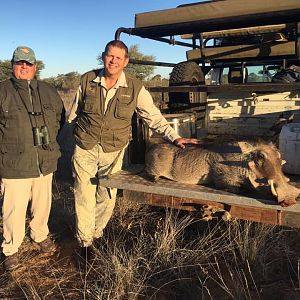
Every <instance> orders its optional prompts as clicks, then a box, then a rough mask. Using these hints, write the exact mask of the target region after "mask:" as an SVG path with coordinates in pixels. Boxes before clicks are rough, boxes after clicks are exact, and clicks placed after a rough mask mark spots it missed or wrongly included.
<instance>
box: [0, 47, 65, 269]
mask: <svg viewBox="0 0 300 300" xmlns="http://www.w3.org/2000/svg"><path fill="white" fill-rule="evenodd" d="M11 63H12V70H13V74H12V76H11V78H9V79H7V80H5V81H3V82H1V83H0V132H1V135H0V178H1V194H2V198H3V207H2V221H3V243H2V252H3V254H4V256H5V260H4V267H5V269H6V270H8V271H12V270H14V269H16V268H17V267H18V266H19V260H18V249H19V247H20V245H21V243H22V241H23V239H24V236H25V221H26V211H27V206H28V203H29V201H31V205H30V211H31V220H30V223H29V226H30V237H31V239H32V243H33V244H34V245H35V246H36V248H38V249H39V250H40V251H42V252H44V253H53V252H54V251H55V250H56V246H55V244H54V242H53V241H52V240H51V239H50V238H49V236H48V234H49V229H48V218H49V213H50V208H51V200H52V175H53V172H54V171H55V170H56V167H57V160H58V158H59V156H60V151H59V146H58V144H57V142H56V137H57V132H58V129H59V122H60V118H61V112H62V107H63V103H62V100H61V98H60V96H59V95H58V93H57V91H56V90H55V89H54V88H53V87H51V86H50V85H49V84H47V83H45V82H43V81H40V80H37V79H36V78H35V74H36V71H37V64H36V57H35V54H34V51H33V50H32V49H31V48H29V47H26V46H20V47H17V48H16V50H15V51H14V53H13V57H12V60H11Z"/></svg>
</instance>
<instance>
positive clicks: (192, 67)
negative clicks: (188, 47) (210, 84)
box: [169, 61, 205, 86]
mask: <svg viewBox="0 0 300 300" xmlns="http://www.w3.org/2000/svg"><path fill="white" fill-rule="evenodd" d="M204 82H205V79H204V75H203V72H202V70H201V68H200V67H199V65H198V64H197V63H195V62H193V61H189V62H181V63H179V64H177V65H176V66H175V67H174V68H173V70H172V72H171V74H170V80H169V86H178V85H195V84H197V83H198V84H204Z"/></svg>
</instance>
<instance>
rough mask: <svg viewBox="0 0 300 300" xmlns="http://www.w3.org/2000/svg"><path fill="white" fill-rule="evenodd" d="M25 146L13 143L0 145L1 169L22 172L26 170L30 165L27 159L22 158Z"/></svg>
mask: <svg viewBox="0 0 300 300" xmlns="http://www.w3.org/2000/svg"><path fill="white" fill-rule="evenodd" d="M24 152H25V146H24V145H21V144H15V143H7V144H0V153H1V156H2V161H1V168H3V169H15V170H22V169H25V170H26V169H28V168H29V165H30V163H31V162H30V161H29V158H28V157H27V156H26V157H27V158H25V156H24Z"/></svg>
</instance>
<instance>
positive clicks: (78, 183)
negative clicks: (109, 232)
mask: <svg viewBox="0 0 300 300" xmlns="http://www.w3.org/2000/svg"><path fill="white" fill-rule="evenodd" d="M119 152H120V151H116V152H111V153H104V152H103V150H102V147H101V146H100V145H96V146H95V147H93V149H91V150H84V149H82V148H80V147H79V146H77V145H76V147H75V151H74V155H73V172H74V179H75V182H74V195H75V211H76V232H77V233H76V234H77V239H78V241H79V243H80V245H81V246H83V247H88V246H90V245H91V244H92V242H93V240H94V239H97V238H99V237H101V236H102V234H103V229H104V228H105V227H106V225H107V223H108V221H109V220H110V218H111V216H112V214H113V210H114V207H115V202H116V194H117V189H110V193H109V192H108V189H107V188H105V187H101V186H100V185H99V181H101V177H103V176H105V175H106V174H107V173H108V172H109V171H110V169H111V166H112V164H113V162H114V161H115V159H116V158H117V161H116V164H115V166H114V168H113V170H112V172H111V173H115V172H117V171H120V170H121V168H122V161H123V156H124V149H123V150H122V152H121V154H120V155H119ZM118 155H119V157H118Z"/></svg>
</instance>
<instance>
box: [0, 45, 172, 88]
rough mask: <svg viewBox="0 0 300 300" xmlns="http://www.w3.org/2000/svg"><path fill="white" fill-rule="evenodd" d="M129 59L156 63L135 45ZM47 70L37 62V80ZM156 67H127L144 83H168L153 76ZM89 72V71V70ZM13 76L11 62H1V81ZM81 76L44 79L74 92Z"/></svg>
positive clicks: (131, 65)
mask: <svg viewBox="0 0 300 300" xmlns="http://www.w3.org/2000/svg"><path fill="white" fill-rule="evenodd" d="M129 57H130V58H132V59H136V60H146V61H155V57H154V56H153V55H145V54H143V53H141V52H140V51H139V47H138V45H133V46H131V47H130V48H129ZM97 61H98V63H99V65H102V59H101V55H99V56H98V57H97ZM44 69H45V64H44V63H43V61H41V60H37V72H36V78H37V79H40V75H41V71H42V70H44ZM154 70H155V67H154V66H148V65H147V66H145V65H136V64H131V63H129V64H128V66H127V67H126V71H127V72H128V73H129V74H132V75H134V76H136V77H137V78H139V79H140V80H142V81H156V82H157V81H162V80H163V81H167V80H164V79H162V78H161V76H160V75H155V76H154V77H151V76H153V73H154ZM87 71H88V70H87ZM11 74H12V66H11V61H10V60H9V59H7V60H2V61H1V60H0V81H2V80H5V79H7V78H9V77H10V76H11ZM80 76H81V74H79V73H78V72H75V71H72V72H69V73H66V74H58V75H57V76H53V77H49V78H45V79H43V80H44V81H46V82H48V83H50V84H51V85H52V86H54V87H55V88H56V89H57V90H60V91H68V90H74V89H76V88H77V87H78V85H79V81H80Z"/></svg>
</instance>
